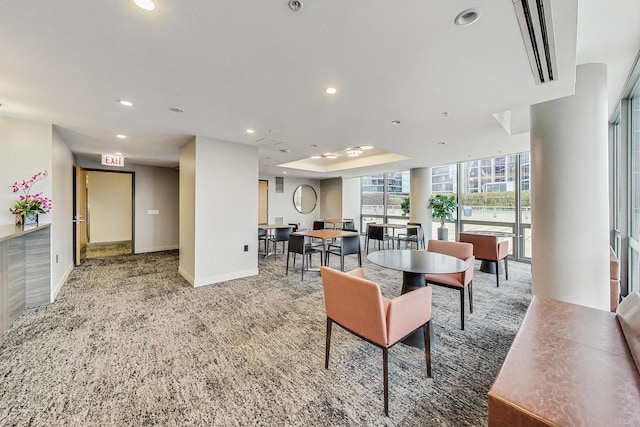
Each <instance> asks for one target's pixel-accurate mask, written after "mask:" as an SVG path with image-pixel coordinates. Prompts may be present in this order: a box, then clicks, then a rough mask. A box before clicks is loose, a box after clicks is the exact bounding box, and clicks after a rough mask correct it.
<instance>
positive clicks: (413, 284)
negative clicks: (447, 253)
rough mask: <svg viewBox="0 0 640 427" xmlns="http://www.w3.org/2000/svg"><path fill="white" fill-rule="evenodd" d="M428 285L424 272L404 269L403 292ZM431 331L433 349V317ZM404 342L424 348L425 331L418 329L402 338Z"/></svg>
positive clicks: (430, 323) (430, 324) (430, 325)
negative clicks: (410, 271)
mask: <svg viewBox="0 0 640 427" xmlns="http://www.w3.org/2000/svg"><path fill="white" fill-rule="evenodd" d="M425 286H426V281H425V278H424V274H422V273H409V272H406V271H404V272H403V273H402V293H403V294H406V293H407V292H411V291H415V290H416V289H420V288H424V287H425ZM429 333H430V336H431V349H432V350H433V344H434V336H435V334H434V333H433V319H431V322H429ZM402 343H403V344H406V345H410V346H411V347H417V348H421V349H424V333H423V331H422V328H421V329H418V330H417V331H415V332H414V333H412V334H411V335H409V336H408V337H406V338H405V339H404V340H402Z"/></svg>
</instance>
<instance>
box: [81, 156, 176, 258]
mask: <svg viewBox="0 0 640 427" xmlns="http://www.w3.org/2000/svg"><path fill="white" fill-rule="evenodd" d="M77 162H78V163H77V164H78V165H80V166H82V167H84V168H88V169H100V170H112V171H131V172H135V179H134V191H135V203H134V209H135V223H134V238H135V247H134V252H135V253H142V252H153V251H163V250H169V249H177V248H178V243H179V242H178V239H179V237H178V233H179V222H178V221H179V220H178V208H177V206H178V204H179V200H178V191H177V190H178V172H177V171H175V170H174V169H173V168H163V167H155V166H145V165H132V164H125V166H124V167H123V168H119V167H114V166H103V165H101V164H100V159H99V158H96V159H89V158H85V157H78V158H77ZM125 162H126V159H125ZM156 209H157V210H159V211H160V214H159V215H149V214H148V213H147V211H148V210H156Z"/></svg>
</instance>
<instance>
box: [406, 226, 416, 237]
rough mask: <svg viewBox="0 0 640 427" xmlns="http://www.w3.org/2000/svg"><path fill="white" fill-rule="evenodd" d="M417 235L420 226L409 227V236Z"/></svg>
mask: <svg viewBox="0 0 640 427" xmlns="http://www.w3.org/2000/svg"><path fill="white" fill-rule="evenodd" d="M417 235H418V227H408V228H407V236H417Z"/></svg>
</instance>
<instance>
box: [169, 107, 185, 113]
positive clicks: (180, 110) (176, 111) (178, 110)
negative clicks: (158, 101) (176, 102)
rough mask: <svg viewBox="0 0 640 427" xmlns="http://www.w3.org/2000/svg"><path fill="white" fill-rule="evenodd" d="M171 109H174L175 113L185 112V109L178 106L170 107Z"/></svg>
mask: <svg viewBox="0 0 640 427" xmlns="http://www.w3.org/2000/svg"><path fill="white" fill-rule="evenodd" d="M169 111H173V112H174V113H184V110H183V109H182V108H178V107H171V108H169Z"/></svg>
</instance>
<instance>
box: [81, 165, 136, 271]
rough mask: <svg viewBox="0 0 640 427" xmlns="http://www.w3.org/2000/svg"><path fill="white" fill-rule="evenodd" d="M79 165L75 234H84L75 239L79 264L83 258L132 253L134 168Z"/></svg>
mask: <svg viewBox="0 0 640 427" xmlns="http://www.w3.org/2000/svg"><path fill="white" fill-rule="evenodd" d="M79 169H80V172H78V171H76V185H75V189H74V191H75V192H76V205H77V206H76V207H75V211H76V219H75V221H74V222H76V227H75V228H76V230H77V231H76V233H75V234H76V235H77V236H79V237H81V238H80V239H74V241H75V243H74V244H75V245H76V254H77V255H76V258H77V260H76V265H79V264H80V263H81V262H82V260H83V259H84V258H104V257H109V256H115V255H125V254H133V253H134V247H135V246H134V237H133V236H134V203H133V202H134V172H118V171H105V170H97V169H82V168H79ZM78 183H80V184H81V185H78ZM83 187H84V188H83ZM83 192H84V194H81V193H83ZM81 196H84V197H81ZM83 234H84V236H83ZM83 240H84V242H83ZM79 243H80V244H82V243H84V245H85V247H84V248H82V247H78V244H79Z"/></svg>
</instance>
